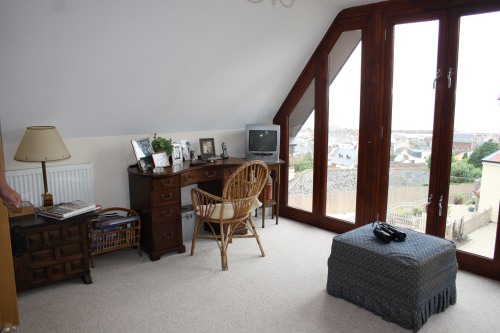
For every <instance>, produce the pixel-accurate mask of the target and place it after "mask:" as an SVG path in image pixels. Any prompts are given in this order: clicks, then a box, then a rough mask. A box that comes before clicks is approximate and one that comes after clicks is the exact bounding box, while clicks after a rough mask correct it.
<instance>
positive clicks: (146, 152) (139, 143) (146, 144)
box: [130, 138, 153, 171]
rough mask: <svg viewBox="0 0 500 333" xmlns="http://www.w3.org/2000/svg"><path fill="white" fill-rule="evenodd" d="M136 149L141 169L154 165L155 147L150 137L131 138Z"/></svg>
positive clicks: (145, 169) (144, 169) (133, 147)
mask: <svg viewBox="0 0 500 333" xmlns="http://www.w3.org/2000/svg"><path fill="white" fill-rule="evenodd" d="M130 142H131V144H132V149H133V150H134V155H135V159H136V161H137V166H138V167H139V169H140V170H141V171H147V170H149V169H151V168H152V166H153V158H152V155H153V147H152V146H151V141H149V138H142V139H137V140H130Z"/></svg>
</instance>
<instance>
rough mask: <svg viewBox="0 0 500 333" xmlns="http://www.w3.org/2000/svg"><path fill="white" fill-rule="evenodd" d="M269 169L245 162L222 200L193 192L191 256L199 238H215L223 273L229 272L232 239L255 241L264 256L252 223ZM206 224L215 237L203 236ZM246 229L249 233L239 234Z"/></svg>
mask: <svg viewBox="0 0 500 333" xmlns="http://www.w3.org/2000/svg"><path fill="white" fill-rule="evenodd" d="M268 175H269V170H268V168H267V165H266V164H265V163H264V162H262V161H251V162H246V163H244V164H243V165H242V166H240V167H239V168H238V169H237V170H236V171H235V172H234V173H233V174H231V176H230V177H229V178H228V180H227V181H226V184H225V185H224V189H223V191H222V197H218V196H215V195H213V194H210V193H207V192H205V191H203V190H200V189H198V188H194V189H192V190H191V200H192V203H193V210H194V213H195V226H194V232H193V241H192V246H191V255H194V250H195V245H196V239H197V238H213V239H215V240H216V241H217V245H218V246H219V249H220V253H221V264H222V270H227V269H228V266H227V248H228V246H229V244H230V243H231V242H232V240H233V238H250V237H252V238H255V239H256V240H257V244H258V245H259V248H260V252H261V253H262V256H263V257H264V256H265V254H264V249H263V248H262V244H261V243H260V239H259V235H258V233H257V230H256V229H255V224H254V223H253V220H252V211H253V210H254V209H256V208H257V207H260V205H261V203H260V202H259V200H258V197H259V194H260V192H261V191H262V189H263V188H264V186H265V184H266V182H267V177H268ZM205 225H207V226H208V228H207V229H209V230H210V231H211V232H212V234H202V233H201V231H202V228H203V227H204V226H205ZM241 228H247V229H248V231H249V233H247V234H242V233H239V232H236V233H235V231H237V230H238V229H241Z"/></svg>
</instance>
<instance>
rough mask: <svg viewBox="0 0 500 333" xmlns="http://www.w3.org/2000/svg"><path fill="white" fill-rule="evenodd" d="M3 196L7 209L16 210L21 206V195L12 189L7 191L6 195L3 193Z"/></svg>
mask: <svg viewBox="0 0 500 333" xmlns="http://www.w3.org/2000/svg"><path fill="white" fill-rule="evenodd" d="M1 196H2V199H3V203H4V205H5V206H7V208H16V207H19V205H20V204H21V195H20V194H19V193H17V192H16V191H14V190H13V189H11V188H7V189H5V191H4V193H1Z"/></svg>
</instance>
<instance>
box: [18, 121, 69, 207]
mask: <svg viewBox="0 0 500 333" xmlns="http://www.w3.org/2000/svg"><path fill="white" fill-rule="evenodd" d="M70 157H71V155H70V153H69V151H68V148H66V145H65V144H64V142H63V140H62V138H61V136H60V135H59V133H58V132H57V129H56V128H55V127H54V126H30V127H28V128H26V132H25V133H24V136H23V138H22V139H21V143H20V144H19V147H18V148H17V152H16V155H15V156H14V159H15V160H16V161H22V162H42V174H43V189H44V193H43V194H42V207H50V206H53V205H54V202H53V198H52V194H50V193H49V191H48V189H47V170H46V167H45V162H50V161H60V160H65V159H67V158H70Z"/></svg>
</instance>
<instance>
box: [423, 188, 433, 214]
mask: <svg viewBox="0 0 500 333" xmlns="http://www.w3.org/2000/svg"><path fill="white" fill-rule="evenodd" d="M433 195H434V194H432V193H431V195H430V196H429V199H428V200H427V204H426V205H425V212H426V213H427V209H428V208H429V205H430V204H431V202H432V196H433Z"/></svg>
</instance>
